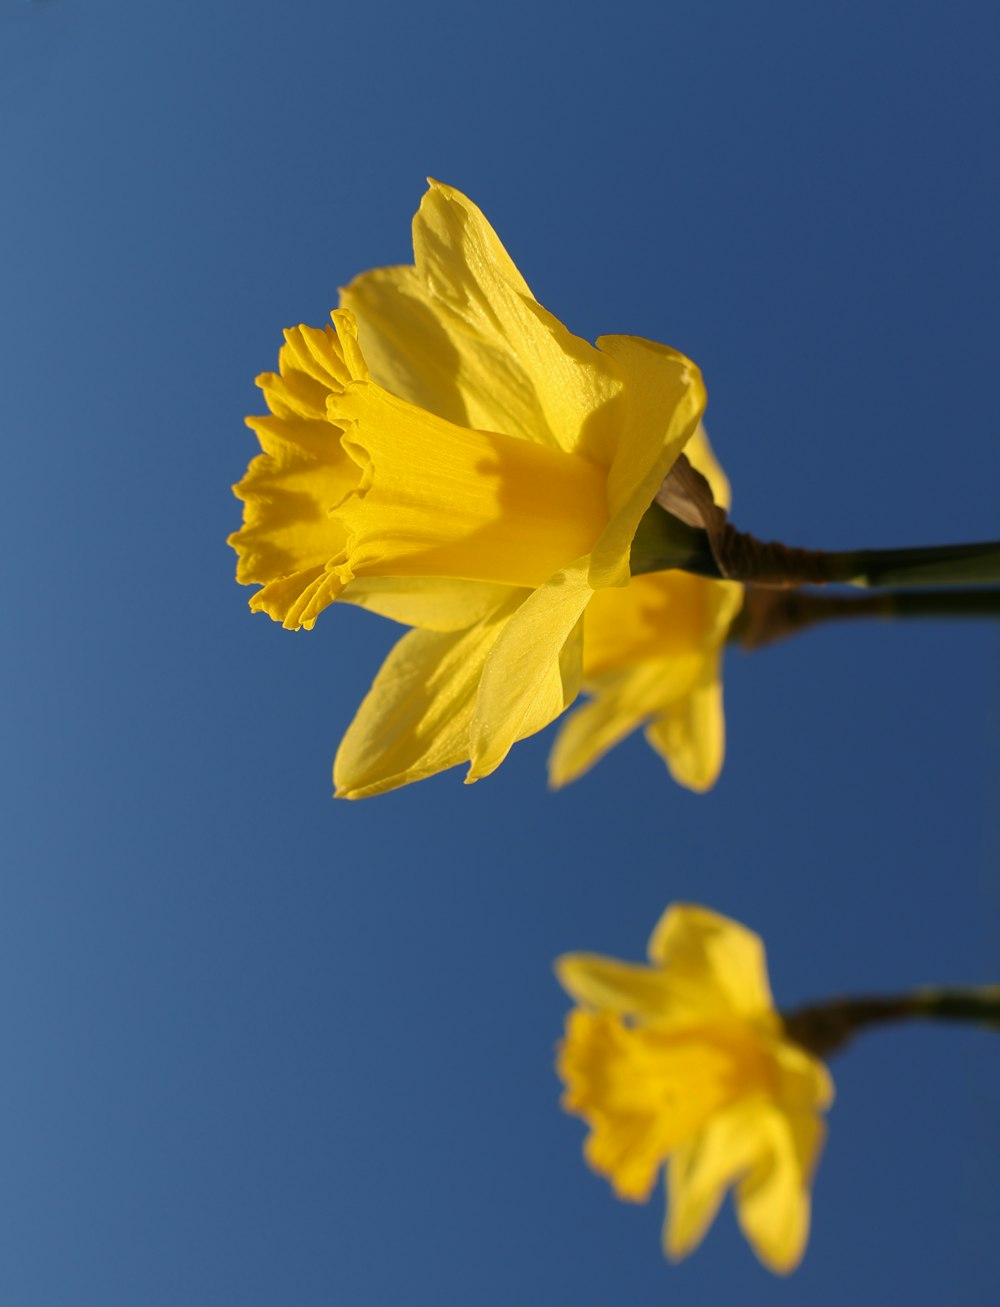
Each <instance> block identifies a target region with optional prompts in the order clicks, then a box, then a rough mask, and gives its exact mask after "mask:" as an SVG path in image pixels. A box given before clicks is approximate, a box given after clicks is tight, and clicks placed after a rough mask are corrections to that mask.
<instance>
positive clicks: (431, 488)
mask: <svg viewBox="0 0 1000 1307" xmlns="http://www.w3.org/2000/svg"><path fill="white" fill-rule="evenodd" d="M413 244H414V264H413V266H406V267H395V268H380V269H377V270H375V271H374V272H369V273H365V274H364V275H362V276H360V277H358V278H357V279H356V280H355V281H354V282H353V283H352V284H351V286H350V287H348V289H347V290H345V291H343V292H342V295H341V308H340V309H339V310H338V311H336V312H334V313H333V325H332V327H327V328H326V329H325V330H316V329H313V328H310V327H304V326H303V327H298V328H294V329H292V330H290V331H287V332H286V333H285V342H286V343H285V345H284V347H283V348H282V350H281V352H280V355H279V373H278V374H277V375H275V374H265V375H264V376H262V377H260V378H259V385H260V386H261V389H262V390H263V392H264V397H265V399H266V400H267V404H268V408H269V409H270V414H269V416H266V417H259V418H250V419H248V421H249V424H250V426H251V427H252V428H253V429H254V431H255V432H256V433H257V436H258V438H259V440H260V444H261V447H262V450H263V453H262V454H260V455H259V456H258V457H257V458H255V459H254V460H253V462H252V463H251V464H250V468H249V470H248V472H247V474H246V476H245V477H244V478H243V480H242V481H241V482H240V484H239V485H238V486H237V487H236V492H237V494H238V495H239V496H240V498H241V499H243V500H244V501H245V509H244V524H243V527H242V529H241V530H239V531H237V532H236V533H235V534H234V535H233V536H232V537H231V543H232V544H233V545H234V546H235V548H236V550H237V552H238V554H239V564H238V569H237V577H238V579H239V580H240V581H243V582H246V583H251V584H256V585H259V586H260V587H261V588H260V589H259V590H258V591H257V592H256V593H255V594H254V596H253V597H252V599H251V601H250V602H251V607H252V608H254V609H258V610H261V611H263V612H266V613H268V614H269V615H270V616H271V617H272V618H274V619H275V620H276V621H280V622H281V623H282V624H283V625H284V626H286V627H290V628H293V629H294V628H297V627H310V626H312V625H313V623H314V622H315V620H316V618H317V616H318V615H319V613H320V612H321V611H322V609H323V608H325V607H326V606H327V605H328V604H330V603H331V602H332V601H334V600H342V601H347V602H350V603H355V604H360V605H362V606H364V607H367V608H371V609H373V610H375V611H376V612H379V613H382V614H384V615H385V616H388V617H391V618H395V619H396V620H398V621H400V622H403V623H405V624H406V625H409V626H412V627H416V628H417V629H416V630H414V631H411V632H410V633H409V634H408V635H406V636H405V637H404V638H403V639H402V640H401V641H400V642H399V644H397V646H396V648H395V649H394V650H393V651H392V652H391V653H390V655H389V657H388V659H387V660H386V662H385V665H384V666H383V667H382V670H381V671H380V672H379V674H378V676H377V678H376V680H375V683H374V685H373V686H372V689H371V691H370V693H369V694H368V696H367V698H366V699H365V701H364V702H363V704H362V706H361V709H360V711H359V712H358V714H357V716H356V717H355V719H354V721H353V723H352V724H351V726H350V728H349V729H348V732H347V735H346V736H345V739H344V741H343V743H342V745H341V748H340V751H339V753H338V755H337V760H336V764H335V768H334V779H335V783H336V787H337V793H338V794H340V795H343V796H346V797H351V798H356V797H362V796H364V795H369V794H377V793H379V792H381V791H384V790H389V789H392V788H394V787H396V786H399V785H402V784H405V783H406V782H408V781H413V780H418V779H420V778H421V777H424V776H429V775H431V774H433V773H435V772H438V771H441V770H443V769H444V768H446V767H451V766H454V765H455V764H456V763H460V762H463V761H470V762H471V766H470V769H469V774H468V779H469V780H475V779H477V778H478V777H481V776H485V775H487V774H488V773H489V772H491V771H493V770H494V768H496V767H497V766H498V765H499V763H500V762H501V761H502V760H503V758H504V756H505V755H506V753H507V752H508V750H509V749H510V747H511V746H512V745H513V743H514V742H515V741H516V740H518V739H522V738H523V737H525V736H527V735H530V734H532V733H533V732H535V731H538V730H540V729H541V728H542V727H544V726H546V725H547V724H548V723H549V722H550V721H552V719H553V718H554V717H556V716H558V714H559V713H561V712H562V711H563V710H564V709H565V708H566V706H567V705H568V704H569V703H570V702H571V701H572V700H573V699H574V697H575V696H576V694H577V690H578V688H579V684H580V676H581V656H582V645H583V638H582V618H583V614H584V612H585V610H586V608H587V606H588V604H589V603H590V602H591V600H592V599H593V597H594V595H595V594H598V593H600V592H602V591H603V590H605V589H607V588H609V587H616V586H624V585H625V584H626V583H627V581H628V578H629V551H630V547H631V543H632V537H633V535H634V534H635V530H636V527H637V525H638V523H639V520H640V518H641V517H642V515H643V513H644V512H645V511H646V509H647V508H648V506H649V504H650V503H651V501H652V499H653V497H654V495H655V494H656V492H657V489H658V488H659V486H660V483H661V482H662V480H663V478H664V476H665V475H666V473H667V472H668V471H669V469H670V467H671V465H672V463H673V461H674V459H675V458H676V457H677V455H678V454H679V453H680V451H681V450H682V449H683V448H684V445H685V444H686V442H687V441H688V439H689V437H690V436H691V434H692V432H693V431H694V430H695V427H696V426H697V424H698V421H699V418H700V416H701V413H702V410H703V408H704V404H705V392H704V387H703V385H702V381H701V376H700V373H699V371H698V369H697V368H696V367H695V366H694V364H693V363H691V362H690V360H689V359H687V358H685V357H684V356H683V355H681V354H678V353H677V352H676V351H674V350H672V349H668V348H667V347H666V346H663V345H658V344H655V343H653V342H651V341H647V340H641V339H639V338H637V337H633V336H604V337H601V338H600V339H599V340H598V342H597V345H596V347H595V346H593V345H590V344H588V343H587V342H586V341H584V340H581V339H580V338H579V337H577V336H574V335H572V334H571V333H570V332H569V331H568V330H567V329H566V328H565V327H564V326H563V325H562V324H561V323H560V322H558V321H557V320H556V319H555V318H554V317H553V316H552V315H551V314H550V313H548V312H547V311H546V310H545V309H544V308H542V306H541V305H540V304H539V303H538V302H537V301H536V300H535V298H534V296H533V295H532V294H531V291H530V290H529V289H528V286H527V284H526V283H525V281H524V279H523V278H522V276H521V274H520V273H519V272H518V270H517V268H516V267H515V266H514V264H513V263H512V261H511V259H510V258H509V256H508V255H507V252H506V251H505V249H504V248H503V246H502V245H501V243H500V241H499V240H498V238H497V236H496V234H495V233H494V231H493V230H492V228H491V227H490V225H489V223H488V222H487V221H486V219H485V217H484V216H483V214H482V213H481V212H480V211H479V209H477V208H476V206H475V205H474V204H473V203H472V202H471V201H470V200H468V199H467V198H466V197H465V196H464V195H462V194H461V193H460V192H458V191H456V190H453V189H452V188H450V187H448V186H442V185H440V184H438V183H434V182H432V183H431V186H430V189H429V190H428V191H427V193H426V195H425V196H424V199H423V201H422V203H421V205H420V210H419V212H418V213H417V215H416V217H415V219H414V223H413Z"/></svg>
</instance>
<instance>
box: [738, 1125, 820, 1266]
mask: <svg viewBox="0 0 1000 1307" xmlns="http://www.w3.org/2000/svg"><path fill="white" fill-rule="evenodd" d="M766 1127H767V1148H766V1150H765V1151H764V1152H763V1153H762V1155H761V1156H760V1157H758V1159H757V1161H756V1163H755V1165H754V1167H753V1169H752V1170H751V1171H750V1173H749V1174H748V1175H747V1176H746V1177H745V1178H744V1179H743V1180H741V1181H740V1183H739V1184H738V1185H737V1188H736V1211H737V1215H738V1217H739V1222H740V1228H741V1229H742V1230H743V1233H744V1234H745V1235H746V1237H747V1239H748V1240H749V1241H750V1244H751V1246H752V1247H753V1250H754V1252H755V1253H756V1254H757V1256H758V1257H759V1258H760V1260H761V1261H762V1262H763V1263H764V1265H765V1266H767V1267H768V1268H769V1269H770V1270H772V1271H776V1272H778V1274H781V1275H787V1274H788V1272H789V1271H794V1270H795V1268H796V1266H798V1264H799V1262H800V1261H801V1260H802V1254H803V1253H804V1252H805V1247H806V1242H807V1240H808V1238H809V1218H810V1206H811V1203H810V1185H811V1184H812V1177H813V1172H814V1171H815V1169H816V1163H817V1162H818V1160H819V1154H820V1151H821V1149H822V1147H823V1140H824V1138H825V1135H826V1128H825V1126H824V1125H823V1122H822V1121H820V1120H819V1118H818V1117H816V1116H813V1115H811V1114H809V1113H800V1114H797V1115H795V1116H786V1115H784V1113H782V1112H780V1111H778V1110H776V1109H772V1110H771V1111H770V1112H769V1113H768V1114H767V1121H766Z"/></svg>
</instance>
